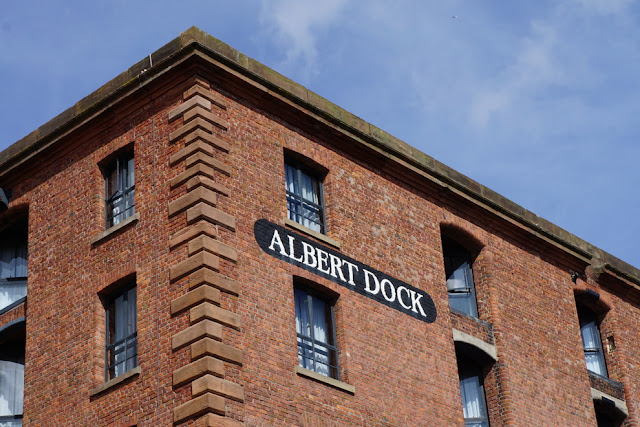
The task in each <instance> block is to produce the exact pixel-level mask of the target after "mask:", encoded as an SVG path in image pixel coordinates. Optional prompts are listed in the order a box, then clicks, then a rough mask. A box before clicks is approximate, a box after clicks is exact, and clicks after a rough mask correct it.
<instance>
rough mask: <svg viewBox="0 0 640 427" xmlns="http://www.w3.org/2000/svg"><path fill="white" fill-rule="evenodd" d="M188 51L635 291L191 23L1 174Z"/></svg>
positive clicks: (505, 203) (571, 246) (537, 222)
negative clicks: (231, 71) (185, 29)
mask: <svg viewBox="0 0 640 427" xmlns="http://www.w3.org/2000/svg"><path fill="white" fill-rule="evenodd" d="M192 54H196V55H199V56H201V57H204V58H205V59H209V60H211V61H214V62H218V63H220V64H222V65H224V66H225V67H224V68H228V69H230V70H233V71H234V72H235V73H237V74H239V75H240V76H242V77H243V79H244V80H246V81H248V82H250V83H251V84H252V85H253V86H254V87H257V88H259V89H261V90H263V91H266V92H268V93H269V94H270V95H271V96H274V97H277V98H280V99H283V100H286V101H287V102H288V103H289V104H292V105H294V106H295V107H296V108H298V109H299V110H301V111H303V112H305V113H306V114H308V115H311V116H313V117H315V118H316V119H318V120H320V121H322V122H324V123H326V124H329V125H330V126H332V127H333V128H334V129H336V130H338V131H340V132H342V133H343V134H346V135H348V136H349V137H350V138H351V139H355V140H356V141H358V142H360V143H362V144H364V145H366V146H368V147H369V148H371V149H373V150H375V151H376V152H378V153H380V154H381V155H384V156H386V157H390V158H392V159H393V160H394V161H396V162H397V163H399V164H400V165H401V166H404V167H405V168H408V169H410V170H412V171H414V172H416V173H418V174H419V175H421V176H422V177H424V178H425V179H428V180H429V181H432V182H435V183H436V184H438V185H440V186H442V187H444V188H448V189H449V190H451V191H453V192H454V193H457V194H458V195H459V196H462V197H463V198H465V199H467V200H470V201H471V202H473V203H474V204H476V205H478V206H480V207H481V208H483V209H485V210H488V211H490V212H492V213H494V214H496V215H498V216H500V217H502V218H503V219H505V220H507V221H508V222H511V223H512V224H515V225H517V226H519V227H520V228H523V229H525V230H527V231H528V232H530V233H531V234H533V235H535V236H537V237H539V238H542V239H543V240H545V241H547V242H549V243H551V244H552V245H554V246H556V247H559V248H560V249H562V250H564V251H565V252H568V253H569V254H571V255H572V256H575V257H577V258H578V259H581V260H583V261H584V262H586V263H589V264H592V265H593V266H594V267H596V268H597V270H598V271H602V270H603V269H604V270H608V271H610V272H611V273H613V274H615V275H617V276H619V277H621V278H623V279H625V280H628V281H630V282H632V283H633V284H634V285H635V286H634V287H636V288H638V289H640V270H639V269H637V268H635V267H634V266H632V265H630V264H628V263H626V262H625V261H622V260H621V259H619V258H617V257H615V256H613V255H611V254H609V253H607V252H605V251H603V250H601V249H599V248H598V247H596V246H594V245H591V244H590V243H588V242H586V241H584V240H582V239H580V238H579V237H577V236H575V235H573V234H571V233H569V232H568V231H566V230H564V229H562V228H560V227H558V226H556V225H554V224H553V223H551V222H549V221H547V220H545V219H544V218H541V217H539V216H537V215H536V214H534V213H533V212H530V211H528V210H527V209H525V208H523V207H522V206H520V205H518V204H516V203H514V202H512V201H511V200H509V199H507V198H505V197H503V196H501V195H499V194H498V193H496V192H495V191H493V190H491V189H489V188H488V187H485V186H483V185H481V184H479V183H477V182H476V181H474V180H472V179H470V178H468V177H467V176H465V175H463V174H461V173H459V172H457V171H455V170H454V169H452V168H450V167H448V166H446V165H444V164H442V163H440V162H439V161H437V160H435V159H434V158H432V157H430V156H428V155H427V154H425V153H423V152H421V151H420V150H418V149H416V148H414V147H412V146H410V145H409V144H407V143H405V142H403V141H401V140H399V139H398V138H395V137H394V136H392V135H390V134H388V133H387V132H385V131H383V130H382V129H380V128H378V127H376V126H374V125H372V124H370V123H368V122H366V121H364V120H362V119H361V118H359V117H357V116H355V115H353V114H351V113H349V112H348V111H346V110H344V109H342V108H340V107H338V106H337V105H335V104H333V103H332V102H330V101H328V100H326V99H324V98H322V97H321V96H319V95H317V94H315V93H314V92H312V91H310V90H308V89H306V88H305V87H303V86H301V85H300V84H298V83H296V82H294V81H292V80H290V79H288V78H287V77H285V76H283V75H281V74H279V73H277V72H276V71H274V70H272V69H271V68H269V67H267V66H265V65H264V64H261V63H260V62H258V61H256V60H254V59H252V58H250V57H248V56H246V55H244V54H243V53H241V52H239V51H237V50H235V49H233V48H232V47H230V46H229V45H227V44H225V43H223V42H221V41H220V40H218V39H216V38H214V37H212V36H211V35H209V34H207V33H205V32H204V31H202V30H200V29H199V28H197V27H191V28H189V29H188V30H187V31H185V32H184V33H182V34H180V35H179V36H178V37H177V38H175V39H174V40H172V41H170V42H169V43H168V44H166V45H165V46H163V47H161V48H160V49H158V50H157V51H155V52H154V53H152V54H151V55H149V56H148V57H146V58H144V59H143V60H141V61H140V62H138V63H137V64H135V65H133V66H132V67H130V68H129V69H128V70H126V71H124V72H123V73H121V74H120V75H118V76H117V77H115V78H114V79H112V80H111V81H109V82H108V83H106V84H105V85H103V86H102V87H100V88H99V89H97V90H96V91H94V92H93V93H91V94H90V95H88V96H87V97H85V98H83V99H82V100H80V101H78V102H77V103H76V104H75V105H73V106H72V107H70V108H68V109H67V110H65V111H63V112H62V113H61V114H59V115H58V116H56V117H55V118H53V119H51V120H49V121H48V122H47V123H45V124H44V125H42V126H40V127H39V128H38V129H36V130H34V131H33V132H31V133H30V134H28V135H27V136H25V137H24V138H22V139H20V140H19V141H17V142H15V143H14V144H12V145H11V146H9V147H7V148H6V149H5V150H3V151H2V152H0V178H2V177H3V176H6V175H7V174H8V173H9V172H10V171H12V170H14V169H15V168H16V167H17V166H19V165H20V164H22V163H24V162H25V161H27V160H29V159H30V158H32V157H33V156H35V155H37V154H38V153H39V152H40V151H42V150H44V149H45V148H47V147H49V146H51V145H53V144H55V143H56V142H57V141H58V140H60V139H61V138H62V137H63V136H65V135H66V134H68V133H70V132H71V131H73V130H74V129H76V128H77V127H78V126H80V125H82V124H84V123H86V122H87V121H89V120H91V119H92V118H93V117H95V116H97V115H99V114H100V113H101V112H102V111H103V110H105V109H106V108H108V107H110V106H111V105H114V104H116V103H117V102H119V101H120V100H122V99H123V98H125V97H126V96H128V95H131V94H132V93H133V92H136V91H137V90H139V89H140V88H141V87H143V86H145V85H146V84H147V83H148V82H149V81H152V80H155V79H156V78H157V77H159V76H160V75H162V74H164V73H165V72H167V71H168V70H170V69H171V68H173V66H174V65H176V64H177V63H179V62H181V61H180V60H181V59H183V58H185V57H187V56H189V55H192Z"/></svg>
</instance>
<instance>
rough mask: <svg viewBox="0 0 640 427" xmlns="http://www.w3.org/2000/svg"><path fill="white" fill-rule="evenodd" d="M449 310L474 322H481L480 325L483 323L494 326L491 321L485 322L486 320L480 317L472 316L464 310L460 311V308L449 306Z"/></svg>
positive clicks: (487, 326) (483, 324)
mask: <svg viewBox="0 0 640 427" xmlns="http://www.w3.org/2000/svg"><path fill="white" fill-rule="evenodd" d="M449 311H451V312H452V313H455V314H457V315H459V316H462V317H466V318H467V319H469V320H473V321H474V322H476V323H479V324H480V325H482V326H484V327H486V328H493V325H492V324H491V323H489V322H485V321H484V320H480V318H478V317H475V316H472V315H470V314H467V313H465V312H464V311H460V310H458V309H455V308H453V307H449Z"/></svg>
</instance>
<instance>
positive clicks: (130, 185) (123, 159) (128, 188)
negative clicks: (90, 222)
mask: <svg viewBox="0 0 640 427" xmlns="http://www.w3.org/2000/svg"><path fill="white" fill-rule="evenodd" d="M134 193H135V177H134V162H133V152H127V153H125V154H120V155H119V156H117V157H116V158H115V159H114V160H113V161H112V162H111V163H110V164H109V167H107V168H106V169H105V197H106V200H105V206H106V225H107V228H109V227H112V226H114V225H116V224H119V223H120V222H122V221H124V220H125V219H127V218H129V217H130V216H131V215H133V214H134V213H135V204H134Z"/></svg>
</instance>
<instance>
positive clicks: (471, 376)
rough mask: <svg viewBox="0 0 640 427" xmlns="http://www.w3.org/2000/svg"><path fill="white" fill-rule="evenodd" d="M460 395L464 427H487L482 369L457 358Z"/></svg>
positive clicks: (487, 418)
mask: <svg viewBox="0 0 640 427" xmlns="http://www.w3.org/2000/svg"><path fill="white" fill-rule="evenodd" d="M458 375H459V377H460V395H461V396H462V412H463V414H464V425H465V426H466V427H488V426H489V416H488V414H487V401H486V399H485V396H484V384H483V380H482V379H483V375H482V369H481V368H480V367H479V366H478V365H476V364H475V363H473V362H472V361H470V360H468V359H464V358H460V357H459V358H458Z"/></svg>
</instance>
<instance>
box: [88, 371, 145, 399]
mask: <svg viewBox="0 0 640 427" xmlns="http://www.w3.org/2000/svg"><path fill="white" fill-rule="evenodd" d="M141 372H142V369H140V366H136V367H135V368H133V369H131V370H130V371H127V372H125V373H124V374H122V375H118V376H117V377H115V378H112V379H110V380H109V381H107V382H106V383H104V384H101V385H99V386H98V387H95V388H92V389H91V390H89V396H90V397H93V396H95V395H98V394H100V393H104V392H105V391H107V390H109V389H111V388H113V387H115V386H117V385H118V384H122V383H123V382H125V381H127V380H128V379H130V378H133V377H136V376H138V375H140V373H141Z"/></svg>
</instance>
